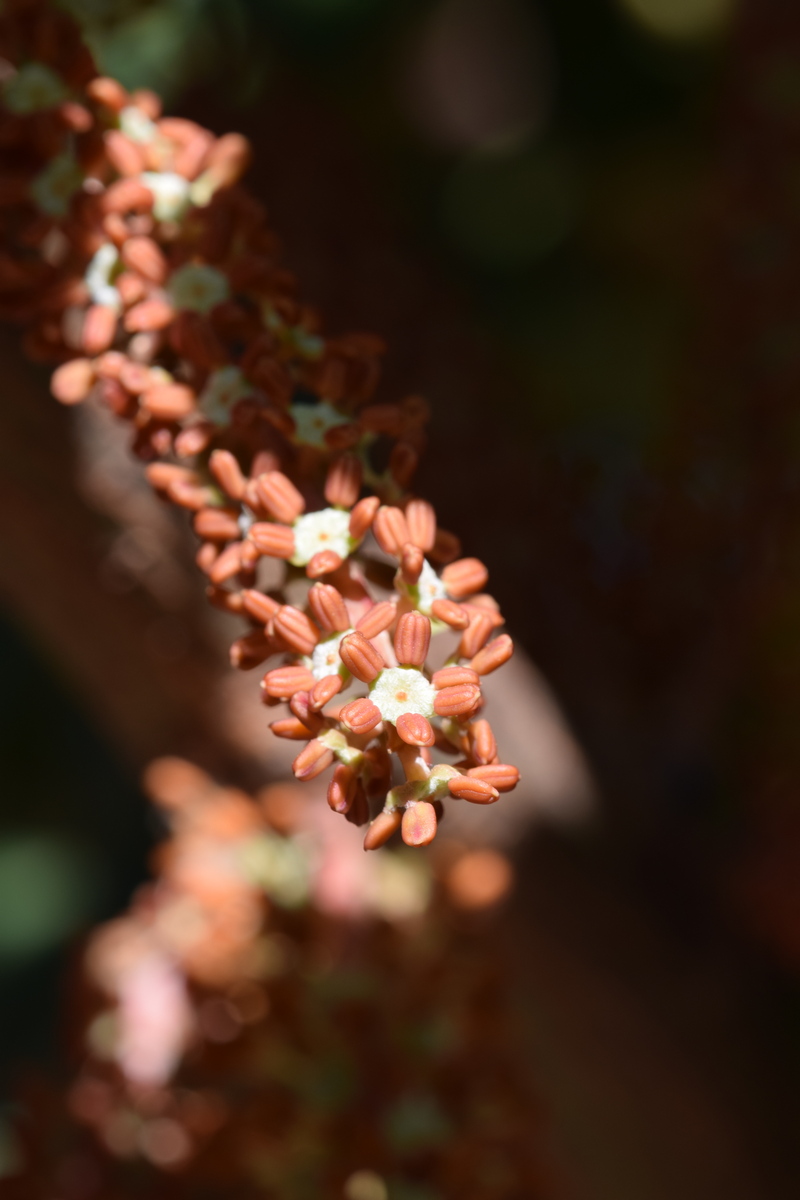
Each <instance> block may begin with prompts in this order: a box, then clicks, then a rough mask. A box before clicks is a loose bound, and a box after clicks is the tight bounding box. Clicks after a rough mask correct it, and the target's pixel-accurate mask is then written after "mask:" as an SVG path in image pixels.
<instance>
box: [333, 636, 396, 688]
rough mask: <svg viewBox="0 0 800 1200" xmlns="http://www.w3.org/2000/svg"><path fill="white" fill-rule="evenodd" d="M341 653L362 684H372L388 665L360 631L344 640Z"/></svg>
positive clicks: (348, 667)
mask: <svg viewBox="0 0 800 1200" xmlns="http://www.w3.org/2000/svg"><path fill="white" fill-rule="evenodd" d="M339 653H340V655H341V657H342V662H343V663H344V665H345V666H346V667H347V669H348V671H349V672H350V674H351V675H355V677H356V679H360V680H361V682H362V683H372V681H373V679H375V678H376V677H377V676H378V675H379V674H380V673H381V671H382V670H383V668H384V667H385V665H386V664H385V663H384V661H383V658H382V657H381V655H380V653H379V652H378V651H377V650H376V649H375V647H374V646H373V645H372V643H371V642H369V641H367V639H366V638H365V637H364V635H363V633H359V632H358V631H356V632H355V633H349V634H348V635H347V637H346V638H343V639H342V642H341V645H340V646H339Z"/></svg>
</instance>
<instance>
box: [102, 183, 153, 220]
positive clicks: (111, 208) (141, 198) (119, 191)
mask: <svg viewBox="0 0 800 1200" xmlns="http://www.w3.org/2000/svg"><path fill="white" fill-rule="evenodd" d="M100 204H101V205H102V208H103V211H104V212H107V213H108V212H118V213H127V212H138V213H146V212H149V211H150V209H151V208H152V207H153V193H152V192H151V191H150V188H149V187H145V185H144V184H143V183H140V182H139V180H138V179H118V180H117V181H116V183H112V184H111V185H110V186H109V187H107V188H106V190H105V191H104V192H103V194H102V196H100Z"/></svg>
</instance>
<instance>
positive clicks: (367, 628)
mask: <svg viewBox="0 0 800 1200" xmlns="http://www.w3.org/2000/svg"><path fill="white" fill-rule="evenodd" d="M396 615H397V605H396V604H394V603H393V602H392V601H391V600H381V602H380V603H379V604H373V606H372V608H370V609H369V610H368V611H367V612H365V613H364V615H363V617H361V618H360V620H359V621H358V622H357V624H356V629H357V630H358V632H359V633H362V634H363V635H364V637H365V638H368V639H371V638H374V637H377V636H378V634H379V633H383V631H384V629H388V628H389V626H390V625H391V624H392V622H393V621H394V619H395V616H396Z"/></svg>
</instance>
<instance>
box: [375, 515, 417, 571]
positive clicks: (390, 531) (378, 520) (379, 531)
mask: <svg viewBox="0 0 800 1200" xmlns="http://www.w3.org/2000/svg"><path fill="white" fill-rule="evenodd" d="M372 532H373V533H374V534H375V540H376V541H377V543H378V545H379V546H380V548H381V550H383V551H384V553H385V554H390V555H391V556H392V557H393V558H399V557H400V555H401V554H402V553H403V546H405V544H406V542H408V541H409V540H410V539H409V535H408V524H407V522H406V518H405V514H404V513H403V510H402V509H400V508H394V507H392V505H389V504H383V505H381V507H380V508H379V509H378V511H377V513H376V514H375V520H374V521H373V523H372Z"/></svg>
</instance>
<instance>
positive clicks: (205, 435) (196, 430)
mask: <svg viewBox="0 0 800 1200" xmlns="http://www.w3.org/2000/svg"><path fill="white" fill-rule="evenodd" d="M213 436H214V426H213V425H208V424H206V423H205V422H204V423H202V424H198V425H187V426H186V428H185V429H181V430H180V431H179V432H178V433H176V435H175V442H174V446H173V448H174V450H175V455H176V457H177V458H195V457H196V456H197V455H198V454H202V453H203V451H204V450H205V449H206V448H207V446H208V445H209V443H210V441H211V439H212V438H213ZM237 536H238V531H237Z"/></svg>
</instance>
